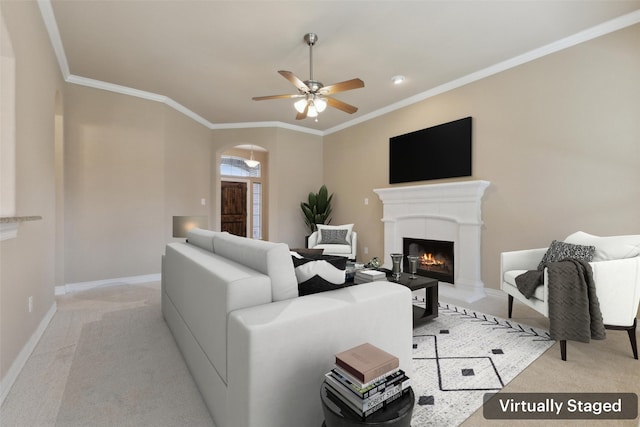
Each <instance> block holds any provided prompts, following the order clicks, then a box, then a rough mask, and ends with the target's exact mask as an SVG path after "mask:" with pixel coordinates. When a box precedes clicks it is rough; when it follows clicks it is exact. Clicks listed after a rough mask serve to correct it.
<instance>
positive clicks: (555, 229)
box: [324, 25, 640, 289]
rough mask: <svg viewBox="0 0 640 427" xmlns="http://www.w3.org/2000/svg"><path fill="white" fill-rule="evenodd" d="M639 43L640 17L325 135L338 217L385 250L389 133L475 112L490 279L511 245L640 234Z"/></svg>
mask: <svg viewBox="0 0 640 427" xmlns="http://www.w3.org/2000/svg"><path fill="white" fill-rule="evenodd" d="M638 52H640V25H635V26H633V27H630V28H627V29H624V30H621V31H618V32H615V33H612V34H609V35H606V36H603V37H601V38H598V39H595V40H592V41H589V42H586V43H583V44H580V45H577V46H575V47H572V48H569V49H566V50H564V51H560V52H557V53H555V54H552V55H549V56H546V57H543V58H541V59H538V60H536V61H533V62H530V63H527V64H524V65H522V66H519V67H517V68H514V69H511V70H508V71H505V72H502V73H500V74H497V75H494V76H492V77H489V78H486V79H483V80H481V81H478V82H475V83H472V84H469V85H467V86H464V87H461V88H458V89H455V90H453V91H450V92H447V93H444V94H442V95H439V96H436V97H433V98H430V99H427V100H425V101H422V102H420V103H417V104H414V105H411V106H409V107H406V108H403V109H401V110H397V111H395V112H392V113H389V114H386V115H384V116H381V117H378V118H376V119H373V120H370V121H367V122H365V123H362V124H360V125H357V126H354V127H352V128H349V129H345V130H343V131H340V132H336V133H334V134H331V135H327V136H325V138H324V156H325V162H324V175H325V182H326V184H327V185H328V186H329V188H330V189H332V191H334V192H335V193H336V194H337V195H336V203H335V215H334V216H335V220H334V223H347V222H348V223H351V222H353V223H355V224H356V225H355V229H356V230H358V232H359V233H358V241H359V246H360V247H359V252H358V258H359V259H360V260H363V261H367V260H368V259H370V258H371V257H372V256H375V255H378V256H381V254H382V253H383V240H382V239H383V226H382V223H381V222H380V218H381V217H382V205H381V203H380V201H379V199H378V198H377V196H376V195H375V194H374V193H373V192H372V189H374V188H379V187H389V186H390V185H389V184H388V140H389V137H391V136H395V135H399V134H403V133H406V132H410V131H414V130H418V129H422V128H425V127H429V126H433V125H436V124H439V123H443V122H447V121H451V120H455V119H458V118H462V117H466V116H472V117H473V120H474V129H473V138H474V139H473V144H474V153H473V177H471V178H470V179H484V180H488V181H491V183H492V185H491V186H490V187H489V189H488V190H487V192H486V193H485V197H484V200H483V219H484V226H483V232H482V233H483V236H482V238H483V241H482V277H483V280H484V283H485V286H487V287H489V288H494V289H497V288H499V279H498V277H499V263H500V261H499V254H500V252H502V251H507V250H514V249H522V248H535V247H545V246H548V244H549V243H550V242H551V240H553V239H563V238H564V237H566V236H567V235H568V234H570V233H572V232H574V231H577V230H583V231H586V232H590V233H593V234H599V235H614V234H640V223H639V222H638V218H640V186H638V182H640V143H639V142H640V121H639V120H638V118H639V117H640V103H639V102H638V99H640V79H638V76H639V75H640V55H638ZM457 180H459V179H457ZM447 181H452V180H437V181H428V182H420V183H413V184H425V183H435V182H447ZM364 198H368V199H369V205H364ZM364 246H368V248H369V254H367V255H364V254H363V248H364Z"/></svg>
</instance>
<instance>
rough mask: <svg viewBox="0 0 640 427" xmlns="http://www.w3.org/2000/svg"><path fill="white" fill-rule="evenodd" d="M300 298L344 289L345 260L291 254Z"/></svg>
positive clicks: (324, 256)
mask: <svg viewBox="0 0 640 427" xmlns="http://www.w3.org/2000/svg"><path fill="white" fill-rule="evenodd" d="M291 258H292V260H293V266H294V267H295V272H296V278H297V279H298V293H299V294H300V296H303V295H309V294H315V293H318V292H326V291H332V290H334V289H340V288H344V287H345V286H347V285H346V283H345V270H346V267H347V258H346V257H341V256H329V255H316V256H314V255H307V256H302V255H300V254H298V253H292V254H291Z"/></svg>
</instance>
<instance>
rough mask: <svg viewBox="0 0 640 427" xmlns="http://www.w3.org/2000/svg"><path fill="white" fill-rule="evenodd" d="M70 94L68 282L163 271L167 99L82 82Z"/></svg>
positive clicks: (67, 205)
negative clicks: (157, 98)
mask: <svg viewBox="0 0 640 427" xmlns="http://www.w3.org/2000/svg"><path fill="white" fill-rule="evenodd" d="M66 94H67V108H66V114H65V120H66V122H65V136H66V140H65V199H66V203H65V210H66V215H65V220H66V222H65V258H66V265H65V281H66V283H67V284H69V283H79V282H85V281H93V280H101V279H110V278H115V277H129V276H136V275H143V274H151V273H158V272H159V271H160V256H161V254H162V252H163V243H164V238H163V237H164V236H165V218H164V185H165V179H164V166H165V158H164V156H165V154H164V133H165V132H164V131H165V117H164V113H165V106H164V105H163V104H160V103H157V102H152V101H147V100H143V99H140V98H135V97H130V96H125V95H120V94H116V93H112V92H107V91H102V90H99V89H92V88H87V87H83V86H78V85H69V86H68V88H67V92H66Z"/></svg>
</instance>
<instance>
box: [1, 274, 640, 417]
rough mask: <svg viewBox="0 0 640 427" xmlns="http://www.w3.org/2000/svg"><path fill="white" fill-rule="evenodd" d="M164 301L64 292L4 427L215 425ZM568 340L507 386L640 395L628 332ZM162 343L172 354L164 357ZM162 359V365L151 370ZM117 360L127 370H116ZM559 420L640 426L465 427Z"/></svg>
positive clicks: (126, 289)
mask: <svg viewBox="0 0 640 427" xmlns="http://www.w3.org/2000/svg"><path fill="white" fill-rule="evenodd" d="M159 298H160V293H159V283H150V284H145V285H135V286H134V285H122V286H110V287H103V288H97V289H93V290H89V291H84V292H78V293H74V294H69V295H64V296H61V297H58V298H57V303H58V312H57V313H56V315H55V316H54V318H53V320H52V321H51V323H50V325H49V327H48V328H47V331H46V332H45V334H44V336H43V337H42V339H41V340H40V342H39V343H38V345H37V346H36V349H35V350H34V352H33V354H32V355H31V357H30V358H29V360H28V361H27V363H26V365H25V367H24V369H23V371H22V372H21V373H20V375H19V377H18V379H17V380H16V382H15V384H14V386H13V387H12V389H11V391H10V392H9V395H8V396H7V398H6V400H5V402H4V404H3V405H2V408H1V409H0V426H2V427H11V426H16V427H23V426H24V427H27V426H29V427H48V426H58V427H66V426H72V425H84V426H97V425H102V426H128V425H131V426H133V425H136V426H163V425H172V426H212V425H213V423H212V422H211V419H210V417H209V414H208V412H207V410H206V407H205V406H204V403H203V402H202V399H201V398H200V396H199V394H198V392H197V389H196V388H195V384H194V383H193V381H192V379H191V377H190V376H189V375H186V368H185V367H184V364H183V363H182V364H181V363H178V360H177V359H175V357H176V355H177V354H178V353H176V352H177V349H176V347H175V344H173V346H171V345H170V344H171V341H170V340H169V337H170V335H167V334H170V333H169V330H168V329H167V328H166V325H164V322H163V321H162V318H161V315H160V313H159V310H158V309H151V310H149V308H150V307H152V306H154V305H155V306H156V307H157V304H158V302H159ZM454 303H456V302H455V301H454ZM457 304H458V305H460V303H459V302H457ZM138 308H140V309H139V310H138ZM468 308H471V309H474V310H478V311H482V312H484V313H490V314H494V315H496V316H500V317H506V299H505V300H504V302H503V301H497V302H496V299H491V298H486V299H485V300H483V301H480V302H479V303H477V304H474V305H473V306H472V307H468ZM131 309H134V310H131ZM118 312H120V313H119V314H118ZM136 312H138V313H139V314H140V316H138V315H136V314H135V313H136ZM514 320H516V321H518V322H521V323H524V324H527V325H531V326H534V327H539V328H543V329H548V326H549V325H548V321H547V319H545V318H543V317H542V316H540V315H539V314H537V313H536V312H534V311H532V310H530V309H528V308H526V307H524V306H522V305H518V304H517V303H516V306H515V307H514ZM107 326H108V327H107ZM114 326H115V327H116V328H115V330H113V329H112V327H114ZM118 331H120V332H123V331H127V332H131V333H132V337H137V338H131V337H129V338H127V336H128V334H120V333H119V332H118ZM106 343H111V344H109V345H106ZM105 345H106V346H105ZM111 347H114V348H111ZM567 347H568V359H569V360H568V361H567V362H562V361H561V360H560V350H559V346H558V344H554V345H553V346H552V347H551V348H550V349H549V350H548V351H547V352H546V353H544V354H543V355H542V356H541V357H540V358H538V359H537V360H536V361H534V362H533V363H532V364H531V365H530V366H529V367H528V368H526V369H525V370H524V371H523V372H522V373H520V375H518V376H517V377H516V378H515V379H514V380H513V381H511V382H510V383H509V384H508V385H507V386H506V387H505V388H504V389H503V391H504V392H607V391H611V392H614V391H618V392H632V393H636V394H639V395H640V361H637V360H634V359H633V357H632V354H631V346H630V345H629V339H628V337H627V334H626V332H619V331H607V339H606V340H604V341H592V342H591V343H589V344H582V343H575V342H569V343H568V346H567ZM97 348H101V350H100V351H98V350H97ZM158 348H162V349H163V351H162V353H166V354H163V355H158V354H157V353H159V351H158V350H157V349H158ZM85 357H86V359H85ZM157 357H159V359H158V358H157ZM165 357H166V358H165ZM125 359H126V360H125ZM152 363H154V364H155V363H157V364H158V366H161V367H162V368H161V369H160V370H155V369H154V370H148V369H146V368H148V367H149V366H151V364H152ZM112 367H117V368H118V370H119V371H120V372H126V374H125V375H117V376H112V375H110V370H111V368H112ZM121 368H122V369H124V370H122V369H121ZM88 379H89V380H88ZM124 415H126V416H124ZM181 417H182V418H181ZM553 424H555V425H563V426H564V425H568V426H587V427H591V426H629V427H631V426H633V427H636V426H638V425H640V424H639V420H638V419H636V420H634V421H617V422H616V421H609V422H587V421H566V420H564V421H557V422H550V421H543V422H536V421H496V420H485V419H484V418H483V416H482V410H481V409H480V410H478V411H477V412H475V413H474V414H473V415H472V416H471V417H470V418H468V419H467V420H466V421H465V422H464V423H463V424H462V426H465V427H472V426H473V427H475V426H505V427H506V426H538V425H539V426H543V425H544V426H548V425H553ZM296 427H298V426H296ZM300 427H306V426H300ZM310 427H318V426H310ZM412 427H420V426H412ZM443 427H446V426H443Z"/></svg>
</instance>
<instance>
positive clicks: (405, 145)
mask: <svg viewBox="0 0 640 427" xmlns="http://www.w3.org/2000/svg"><path fill="white" fill-rule="evenodd" d="M460 176H471V117H466V118H464V119H459V120H454V121H452V122H449V123H443V124H441V125H437V126H433V127H430V128H426V129H422V130H418V131H415V132H410V133H407V134H404V135H399V136H394V137H391V138H389V184H398V183H401V182H413V181H426V180H431V179H442V178H455V177H460Z"/></svg>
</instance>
